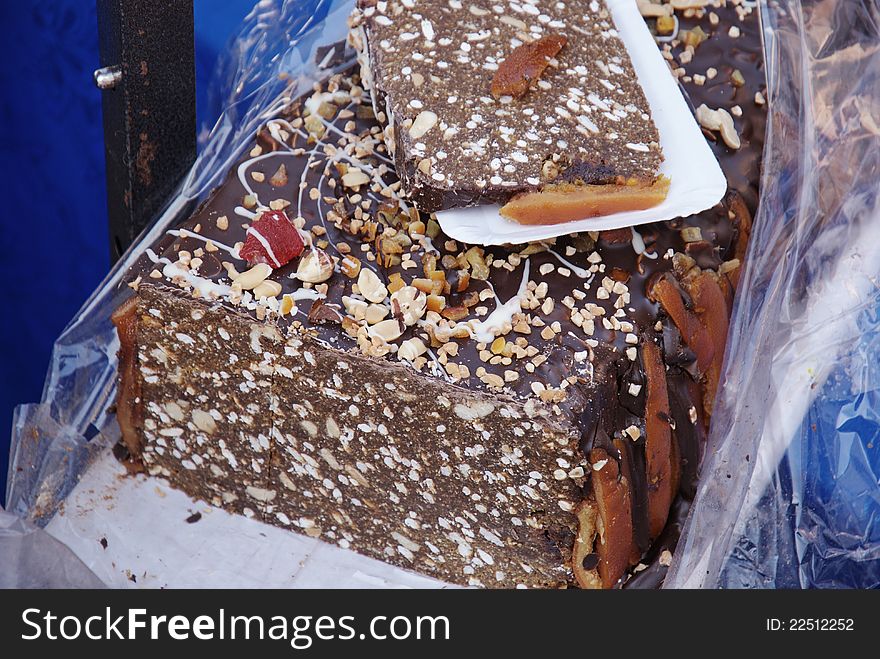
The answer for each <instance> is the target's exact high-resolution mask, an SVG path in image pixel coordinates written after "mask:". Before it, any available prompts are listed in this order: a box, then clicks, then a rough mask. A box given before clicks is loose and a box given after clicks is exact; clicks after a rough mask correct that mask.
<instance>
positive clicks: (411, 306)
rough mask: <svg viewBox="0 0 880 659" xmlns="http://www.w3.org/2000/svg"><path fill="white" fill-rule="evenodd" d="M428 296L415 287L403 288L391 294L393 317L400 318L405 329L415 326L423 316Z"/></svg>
mask: <svg viewBox="0 0 880 659" xmlns="http://www.w3.org/2000/svg"><path fill="white" fill-rule="evenodd" d="M427 306H428V296H427V295H425V294H424V293H423V292H422V291H420V290H419V289H417V288H416V287H415V286H404V287H403V288H401V289H400V290H398V291H395V292H394V293H392V294H391V309H392V310H393V311H394V317H395V318H400V319H401V320H402V321H403V324H404V325H406V326H407V327H409V326H411V325H415V324H416V323H417V322H418V321H419V319H420V318H421V317H422V316H424V315H425V310H426V309H427Z"/></svg>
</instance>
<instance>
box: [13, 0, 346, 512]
mask: <svg viewBox="0 0 880 659" xmlns="http://www.w3.org/2000/svg"><path fill="white" fill-rule="evenodd" d="M351 7H352V3H351V2H350V0H310V1H308V2H301V1H284V2H273V1H269V0H261V1H260V2H258V3H257V4H256V5H255V7H254V9H253V10H252V11H251V12H250V13H249V14H248V16H247V17H246V18H245V20H244V24H243V25H242V29H241V31H240V33H239V34H238V36H237V38H236V39H235V40H234V42H233V43H232V44H231V46H230V49H229V52H228V53H227V55H226V56H225V58H224V60H223V61H222V63H221V66H220V67H219V70H218V74H217V76H216V80H214V81H213V83H212V86H211V89H212V90H219V91H213V92H212V93H215V94H218V95H220V96H221V98H223V99H225V100H224V101H223V104H222V105H223V107H224V108H225V110H224V112H223V114H222V115H221V116H220V118H219V119H218V121H217V123H216V125H215V126H214V128H213V130H212V131H211V133H210V135H209V137H208V139H207V140H205V144H204V145H203V148H202V151H201V153H200V154H199V157H198V159H197V160H196V162H195V163H194V165H193V167H192V169H191V170H190V172H189V173H188V174H187V176H186V178H185V180H184V181H183V183H182V184H181V186H180V188H179V190H178V192H177V193H176V194H175V195H174V196H173V198H172V199H171V200H170V201H169V203H168V206H167V207H166V208H165V210H164V211H163V212H162V213H161V214H160V216H159V217H158V218H157V220H156V221H155V222H154V223H153V224H152V226H151V227H150V228H148V229H146V230H145V231H144V233H143V234H142V235H141V236H140V237H139V238H138V240H137V241H135V248H134V249H130V250H129V251H128V252H127V253H126V255H125V256H123V258H121V259H120V260H119V262H118V263H117V264H116V266H115V267H114V268H113V270H112V271H111V272H110V274H109V275H108V276H107V277H106V279H105V280H104V281H103V282H102V284H101V285H100V287H99V288H98V290H97V291H96V292H95V293H94V294H93V295H92V296H91V297H90V298H89V300H88V301H87V302H86V303H85V305H83V308H82V309H80V311H79V313H77V315H76V316H75V317H74V318H73V320H72V321H71V322H70V324H69V325H68V326H67V328H65V330H64V332H62V334H61V336H60V337H59V338H58V340H57V341H56V343H55V346H54V350H53V353H52V359H51V362H50V364H49V373H48V375H47V378H46V384H45V386H44V389H43V397H42V401H41V402H40V403H39V404H36V405H22V406H19V407H18V408H17V409H16V412H15V416H14V418H13V432H12V447H11V455H10V461H9V478H8V481H7V490H6V506H7V509H8V511H9V512H12V513H15V514H16V515H18V516H20V517H22V518H24V519H27V520H29V521H32V522H34V523H35V524H37V525H40V526H44V525H45V524H46V523H48V521H49V520H50V519H51V517H52V516H53V515H54V514H55V512H56V511H57V509H58V506H59V504H60V503H61V502H62V501H63V500H64V498H65V496H67V494H68V493H69V492H70V491H71V490H72V489H73V487H74V486H75V485H76V483H77V481H78V478H79V476H80V475H81V474H82V473H84V471H85V469H86V468H87V467H88V465H89V462H90V461H91V460H93V459H94V458H95V457H96V456H97V455H99V454H101V453H102V452H103V451H106V450H108V449H109V447H111V446H113V445H114V444H115V443H116V442H117V440H118V439H119V429H118V427H117V424H116V420H115V417H114V415H113V414H112V406H113V404H114V400H115V395H116V351H117V350H118V348H119V343H118V340H117V338H116V330H115V329H114V328H113V325H112V323H111V322H110V316H111V314H112V313H113V310H114V309H116V308H117V307H118V306H119V304H120V303H121V302H122V300H123V299H124V298H125V296H126V294H127V291H126V289H125V287H124V282H123V276H124V274H125V273H126V272H127V271H128V269H129V268H130V267H131V266H132V264H133V263H134V262H135V260H136V259H137V258H138V257H139V256H140V253H141V252H142V249H140V248H137V245H139V244H140V243H144V242H145V243H149V242H152V241H153V240H154V239H155V238H156V237H157V236H158V235H160V234H161V232H162V231H164V230H165V229H167V227H168V226H170V225H172V224H173V223H174V222H175V221H176V220H179V219H181V218H183V217H186V215H187V214H188V213H189V212H191V210H192V209H193V208H194V207H195V206H196V204H197V203H198V202H199V201H201V200H202V199H204V198H205V197H206V196H207V195H208V194H209V193H210V191H211V190H212V189H213V188H214V187H215V186H217V185H218V184H219V183H220V182H221V180H222V179H223V177H224V176H225V175H226V172H227V171H228V170H229V168H230V167H231V164H232V163H233V162H234V161H235V159H236V158H238V157H239V156H240V154H241V150H242V148H243V147H244V145H245V143H246V142H247V141H248V140H249V139H250V138H251V137H252V135H253V134H254V132H255V131H256V130H257V128H258V127H259V126H260V125H261V124H262V123H263V122H264V121H265V120H266V119H267V118H269V117H271V116H273V114H274V113H275V112H277V110H278V109H279V108H280V107H283V106H284V105H285V104H287V103H289V102H290V99H291V98H295V97H297V96H299V95H301V94H303V93H305V92H306V91H308V90H309V89H310V88H311V86H312V84H313V83H314V82H315V81H317V80H320V79H323V78H325V77H327V76H330V75H332V74H333V73H335V72H337V71H339V70H342V69H344V68H346V67H347V66H349V65H350V64H352V63H353V61H354V60H353V53H351V52H350V51H345V52H344V43H345V38H346V34H347V17H348V14H349V13H350V11H351Z"/></svg>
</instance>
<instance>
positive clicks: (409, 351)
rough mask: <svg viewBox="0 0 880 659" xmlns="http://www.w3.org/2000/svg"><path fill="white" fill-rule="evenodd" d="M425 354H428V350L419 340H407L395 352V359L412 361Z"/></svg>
mask: <svg viewBox="0 0 880 659" xmlns="http://www.w3.org/2000/svg"><path fill="white" fill-rule="evenodd" d="M426 352H428V348H427V346H425V344H424V343H423V342H422V340H421V339H417V338H412V339H407V340H406V341H404V342H403V343H401V344H400V348H398V350H397V358H398V359H400V360H403V359H406V360H409V361H413V360H414V359H415V358H416V357H419V356H420V355H424V354H425V353H426Z"/></svg>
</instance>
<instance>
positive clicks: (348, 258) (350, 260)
mask: <svg viewBox="0 0 880 659" xmlns="http://www.w3.org/2000/svg"><path fill="white" fill-rule="evenodd" d="M339 269H340V270H342V274H344V275H345V276H346V277H350V278H351V279H354V278H355V277H357V276H358V274H360V271H361V260H360V259H359V258H358V257H356V256H352V255H351V254H346V255H345V256H344V257H343V258H342V261H340V263H339Z"/></svg>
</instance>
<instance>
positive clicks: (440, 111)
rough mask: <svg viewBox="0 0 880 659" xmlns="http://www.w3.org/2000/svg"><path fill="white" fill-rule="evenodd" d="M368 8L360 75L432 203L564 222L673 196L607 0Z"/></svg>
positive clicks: (369, 0)
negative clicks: (488, 206)
mask: <svg viewBox="0 0 880 659" xmlns="http://www.w3.org/2000/svg"><path fill="white" fill-rule="evenodd" d="M358 4H359V8H358V10H357V11H356V12H355V14H354V16H353V19H352V39H351V41H352V43H353V44H354V46H355V47H356V48H357V49H358V52H359V54H360V60H361V73H362V80H363V83H364V86H365V87H366V89H367V90H368V91H369V92H370V93H371V95H372V100H373V106H374V110H375V112H376V116H377V118H378V119H379V121H380V122H381V123H382V124H383V126H385V133H384V135H385V142H386V144H387V146H388V149H389V151H390V153H391V155H392V156H393V158H394V163H395V165H396V169H397V172H398V174H399V175H400V177H401V180H402V182H403V186H404V188H405V189H406V190H407V191H408V194H409V195H410V197H411V198H412V199H413V201H414V202H416V203H417V204H418V206H419V208H420V209H421V210H422V211H437V210H441V209H446V208H453V207H459V206H471V205H478V204H484V203H490V202H496V203H500V204H504V206H503V207H502V210H501V213H502V214H503V215H506V216H508V217H510V218H511V219H514V220H517V221H519V222H522V223H527V224H554V223H558V222H565V221H570V220H577V219H582V218H585V217H591V216H595V215H608V214H611V213H614V212H619V211H627V210H640V209H644V208H649V207H651V206H655V205H657V204H658V203H660V202H661V201H663V199H664V198H665V197H666V193H667V190H668V184H669V182H668V181H666V180H665V179H662V178H660V177H659V168H660V163H661V162H662V160H663V155H662V153H661V150H660V144H659V136H658V133H657V129H656V127H655V126H654V122H653V120H652V119H651V111H650V107H649V106H648V102H647V100H646V99H645V94H644V92H643V91H642V88H641V87H640V86H639V82H638V79H637V77H636V74H635V71H634V70H633V66H632V62H631V61H630V56H629V54H628V52H627V50H626V47H625V46H624V43H623V40H622V39H621V38H620V35H619V34H618V32H617V30H616V29H615V25H614V22H613V20H612V17H611V15H610V13H609V11H608V8H607V7H606V5H605V0H573V1H571V2H565V3H562V2H544V3H539V2H523V3H519V2H510V3H505V4H500V5H499V4H497V3H493V2H489V1H488V0H473V1H470V2H458V1H457V0H453V1H452V2H435V1H432V0H404V1H400V0H390V1H388V2H377V1H376V0H360V2H359V3H358ZM649 47H650V46H649ZM508 202H509V203H508Z"/></svg>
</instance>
